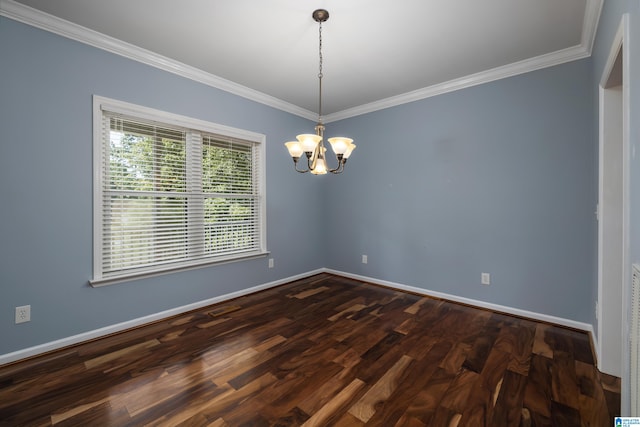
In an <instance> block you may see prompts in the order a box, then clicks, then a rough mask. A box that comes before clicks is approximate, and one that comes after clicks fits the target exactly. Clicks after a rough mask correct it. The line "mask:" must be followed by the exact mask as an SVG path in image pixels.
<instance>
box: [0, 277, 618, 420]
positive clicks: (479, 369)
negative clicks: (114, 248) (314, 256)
mask: <svg viewBox="0 0 640 427" xmlns="http://www.w3.org/2000/svg"><path fill="white" fill-rule="evenodd" d="M619 411H620V379H619V378H615V377H610V376H608V375H604V374H601V373H600V372H598V370H597V368H596V366H595V365H594V358H593V351H592V348H591V342H590V338H589V335H588V334H587V333H585V332H582V331H576V330H573V329H568V328H563V327H558V326H555V325H551V324H548V323H537V322H534V321H532V320H530V319H522V318H519V317H515V316H509V315H505V314H503V313H495V312H492V311H490V310H486V309H478V308H474V307H470V306H467V305H461V304H456V303H452V302H449V301H445V300H441V299H435V298H429V297H424V296H419V295H414V294H411V293H405V292H401V291H398V290H395V289H389V288H385V287H380V286H375V285H371V284H368V283H364V282H361V281H358V280H355V279H350V278H345V277H340V276H335V275H332V274H328V273H322V274H318V275H315V276H311V277H307V278H303V279H300V280H297V281H294V282H291V283H287V284H284V285H281V286H278V287H274V288H271V289H268V290H265V291H261V292H257V293H254V294H250V295H246V296H243V297H240V298H236V299H234V300H231V301H226V302H223V303H220V304H217V305H213V306H210V307H204V308H202V309H198V310H194V311H192V312H189V313H185V314H182V315H179V316H175V317H172V318H169V319H164V320H161V321H158V322H155V323H152V324H149V325H145V326H142V327H139V328H136V329H133V330H130V331H126V332H123V333H120V334H115V335H112V336H109V337H105V338H102V339H99V340H95V341H92V342H88V343H83V344H80V345H77V346H74V347H71V348H67V349H63V350H60V351H57V352H52V353H50V354H46V355H43V356H41V357H37V358H33V359H30V360H25V361H22V362H19V363H15V364H11V365H7V366H0V426H4V425H7V426H29V427H32V426H52V425H56V426H66V425H72V426H77V425H82V426H94V425H96V426H112V425H113V426H138V425H149V426H164V425H166V426H174V425H181V426H207V425H210V426H215V427H221V426H231V427H237V426H251V427H256V426H300V425H307V426H325V425H326V426H329V425H332V426H340V427H342V426H349V427H358V426H365V425H366V426H370V427H372V426H383V427H388V426H394V425H395V426H409V427H425V426H448V427H453V426H457V427H462V426H471V427H478V426H491V427H502V426H511V425H513V426H518V427H520V426H522V427H526V426H599V425H606V424H605V423H608V422H609V421H610V420H611V419H612V417H613V415H618V414H619Z"/></svg>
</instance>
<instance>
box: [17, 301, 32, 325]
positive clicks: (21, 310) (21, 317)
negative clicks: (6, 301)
mask: <svg viewBox="0 0 640 427" xmlns="http://www.w3.org/2000/svg"><path fill="white" fill-rule="evenodd" d="M29 321H31V306H30V305H23V306H21V307H16V324H18V323H24V322H29Z"/></svg>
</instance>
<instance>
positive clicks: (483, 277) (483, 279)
mask: <svg viewBox="0 0 640 427" xmlns="http://www.w3.org/2000/svg"><path fill="white" fill-rule="evenodd" d="M480 283H482V284H483V285H490V284H491V274H489V273H481V274H480Z"/></svg>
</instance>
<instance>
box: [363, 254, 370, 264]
mask: <svg viewBox="0 0 640 427" xmlns="http://www.w3.org/2000/svg"><path fill="white" fill-rule="evenodd" d="M368 261H369V259H368V258H367V256H366V255H362V263H363V264H366V263H367V262H368Z"/></svg>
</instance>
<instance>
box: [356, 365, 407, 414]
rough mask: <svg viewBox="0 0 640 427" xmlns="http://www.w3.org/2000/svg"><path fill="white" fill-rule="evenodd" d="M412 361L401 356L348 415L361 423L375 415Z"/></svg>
mask: <svg viewBox="0 0 640 427" xmlns="http://www.w3.org/2000/svg"><path fill="white" fill-rule="evenodd" d="M412 361H413V359H411V358H410V357H409V356H402V357H401V358H400V359H399V360H398V362H397V363H395V364H394V365H393V366H392V367H391V369H389V371H387V372H386V373H385V374H384V375H383V376H382V378H380V380H379V381H377V382H376V383H375V384H373V386H372V387H371V388H370V389H369V391H367V393H366V394H365V395H364V396H363V397H362V399H360V400H359V401H358V402H357V403H356V404H355V405H353V406H352V407H351V408H350V409H349V413H350V414H351V415H353V416H354V417H356V418H357V419H359V420H360V421H362V422H365V423H366V422H367V421H369V419H371V417H372V416H373V415H374V414H375V413H376V407H377V406H378V405H379V404H380V403H382V402H384V401H385V400H386V399H387V398H388V397H389V396H390V395H391V393H393V392H394V391H395V389H396V388H397V387H398V386H399V382H398V378H399V377H400V376H402V373H403V372H404V370H405V369H407V367H408V366H409V364H410V363H411V362H412Z"/></svg>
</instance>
